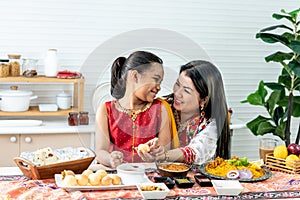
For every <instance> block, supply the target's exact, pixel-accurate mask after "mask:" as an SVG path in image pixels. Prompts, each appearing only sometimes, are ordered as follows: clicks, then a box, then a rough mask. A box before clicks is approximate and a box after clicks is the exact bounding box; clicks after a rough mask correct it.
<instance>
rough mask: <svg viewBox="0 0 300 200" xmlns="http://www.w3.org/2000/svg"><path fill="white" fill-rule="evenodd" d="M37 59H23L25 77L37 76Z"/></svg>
mask: <svg viewBox="0 0 300 200" xmlns="http://www.w3.org/2000/svg"><path fill="white" fill-rule="evenodd" d="M37 62H38V60H37V59H23V64H22V71H23V76H25V77H35V76H37V74H38V73H37Z"/></svg>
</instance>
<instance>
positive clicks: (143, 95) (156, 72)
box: [134, 63, 164, 102]
mask: <svg viewBox="0 0 300 200" xmlns="http://www.w3.org/2000/svg"><path fill="white" fill-rule="evenodd" d="M151 65H152V67H150V68H149V70H147V71H145V72H144V73H143V74H137V84H136V89H135V92H134V94H135V96H136V97H137V98H138V99H140V100H142V101H147V102H152V101H153V100H154V98H155V97H156V95H157V93H158V92H159V91H160V89H161V87H160V84H161V82H162V80H163V76H164V71H163V67H162V65H161V64H159V63H152V64H151Z"/></svg>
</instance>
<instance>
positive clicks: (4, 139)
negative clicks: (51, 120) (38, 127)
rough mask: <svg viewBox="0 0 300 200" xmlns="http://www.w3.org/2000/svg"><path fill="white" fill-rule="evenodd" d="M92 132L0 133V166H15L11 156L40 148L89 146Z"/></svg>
mask: <svg viewBox="0 0 300 200" xmlns="http://www.w3.org/2000/svg"><path fill="white" fill-rule="evenodd" d="M92 137H93V135H92V133H90V132H87V133H47V134H45V133H41V134H0V146H1V150H0V167H7V166H16V164H15V162H14V161H13V158H14V157H16V156H19V155H20V154H21V152H24V151H30V152H32V151H36V150H38V149H40V148H45V147H51V148H52V149H57V148H63V147H81V146H83V147H87V148H92V147H91V141H92Z"/></svg>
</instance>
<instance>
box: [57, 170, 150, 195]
mask: <svg viewBox="0 0 300 200" xmlns="http://www.w3.org/2000/svg"><path fill="white" fill-rule="evenodd" d="M54 178H55V183H56V185H57V186H58V187H60V188H63V189H65V190H67V191H74V190H80V191H84V190H119V189H136V185H123V184H121V185H109V186H90V185H88V186H64V185H63V180H62V176H61V174H55V175H54ZM144 182H145V183H147V182H148V183H152V181H150V180H149V179H148V177H147V176H146V175H145V181H144Z"/></svg>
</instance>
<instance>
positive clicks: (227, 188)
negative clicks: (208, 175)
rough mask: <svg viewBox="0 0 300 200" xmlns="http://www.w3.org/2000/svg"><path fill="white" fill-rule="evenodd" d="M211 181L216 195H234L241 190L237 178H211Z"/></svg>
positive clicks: (241, 187)
mask: <svg viewBox="0 0 300 200" xmlns="http://www.w3.org/2000/svg"><path fill="white" fill-rule="evenodd" d="M211 182H212V184H213V186H214V188H215V190H216V192H217V194H218V195H228V196H236V195H239V194H240V193H241V191H242V190H243V186H242V185H241V183H240V182H239V181H238V180H211Z"/></svg>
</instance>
